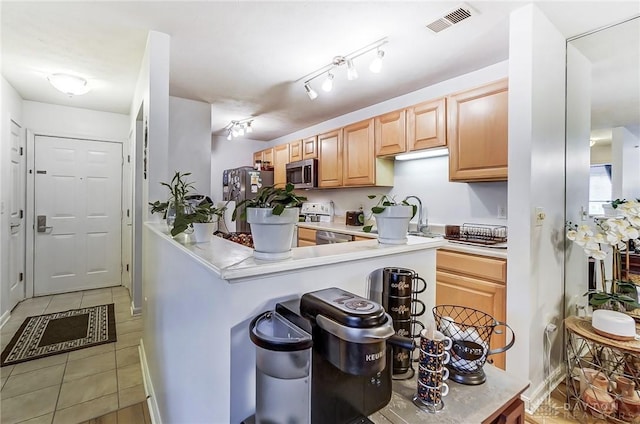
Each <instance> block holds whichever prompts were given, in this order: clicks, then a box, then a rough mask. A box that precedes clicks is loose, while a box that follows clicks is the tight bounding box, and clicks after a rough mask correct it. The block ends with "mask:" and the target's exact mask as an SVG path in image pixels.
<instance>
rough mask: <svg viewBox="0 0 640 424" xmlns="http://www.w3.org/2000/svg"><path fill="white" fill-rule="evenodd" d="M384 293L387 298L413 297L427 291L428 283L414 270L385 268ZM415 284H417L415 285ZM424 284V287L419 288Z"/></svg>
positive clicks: (383, 272)
mask: <svg viewBox="0 0 640 424" xmlns="http://www.w3.org/2000/svg"><path fill="white" fill-rule="evenodd" d="M382 275H383V277H382V282H383V292H384V293H385V294H386V295H387V296H411V294H412V293H422V292H424V291H425V290H427V282H426V281H425V280H424V278H422V277H420V276H418V274H416V273H415V272H414V271H413V270H411V269H407V268H384V270H383V271H382ZM414 282H415V284H414ZM419 283H422V287H421V288H420V287H419Z"/></svg>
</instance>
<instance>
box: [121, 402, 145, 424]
mask: <svg viewBox="0 0 640 424" xmlns="http://www.w3.org/2000/svg"><path fill="white" fill-rule="evenodd" d="M139 423H144V412H143V411H142V405H140V404H137V405H132V406H129V407H127V408H124V409H120V410H119V411H118V424H139Z"/></svg>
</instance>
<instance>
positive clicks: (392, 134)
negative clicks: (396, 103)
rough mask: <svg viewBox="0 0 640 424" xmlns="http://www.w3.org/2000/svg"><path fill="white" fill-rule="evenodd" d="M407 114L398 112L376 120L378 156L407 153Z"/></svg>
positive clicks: (378, 117)
mask: <svg viewBox="0 0 640 424" xmlns="http://www.w3.org/2000/svg"><path fill="white" fill-rule="evenodd" d="M405 117H406V112H405V111H404V110H397V111H395V112H390V113H386V114H384V115H381V116H377V117H376V118H375V139H376V156H389V155H394V154H397V153H403V152H406V151H407V134H406V125H405V124H406V122H405V121H406V119H405Z"/></svg>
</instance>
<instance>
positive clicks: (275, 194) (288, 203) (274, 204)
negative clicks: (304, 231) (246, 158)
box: [231, 184, 307, 221]
mask: <svg viewBox="0 0 640 424" xmlns="http://www.w3.org/2000/svg"><path fill="white" fill-rule="evenodd" d="M305 200H307V198H306V197H304V196H298V195H297V194H295V193H294V191H293V184H287V185H286V187H285V188H281V187H276V186H275V185H273V186H264V187H262V188H260V190H258V193H256V197H254V198H253V199H245V200H243V201H242V202H240V203H238V204H237V205H236V208H235V209H234V211H233V215H232V216H231V218H232V219H233V220H234V221H235V220H236V218H238V217H240V218H246V216H247V208H273V210H272V213H273V214H274V215H281V214H282V212H284V209H285V208H295V207H298V206H300V205H301V204H302V202H304V201H305Z"/></svg>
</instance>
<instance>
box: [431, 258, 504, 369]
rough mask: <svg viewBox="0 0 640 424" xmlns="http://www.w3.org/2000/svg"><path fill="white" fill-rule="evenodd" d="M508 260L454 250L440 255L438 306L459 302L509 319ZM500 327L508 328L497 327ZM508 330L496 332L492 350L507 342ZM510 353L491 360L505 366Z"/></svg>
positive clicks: (499, 365)
mask: <svg viewBox="0 0 640 424" xmlns="http://www.w3.org/2000/svg"><path fill="white" fill-rule="evenodd" d="M506 280H507V261H506V260H504V259H499V258H493V257H489V256H478V255H471V254H467V253H461V252H454V251H450V250H443V249H441V250H438V252H437V254H436V305H459V306H464V307H468V308H473V309H477V310H479V311H482V312H484V313H487V314H489V315H491V316H492V317H493V318H494V319H495V320H496V321H500V322H505V321H506V314H507V311H506V309H507V308H506V306H507V305H506V295H507V288H506ZM497 329H498V330H505V329H504V328H503V327H497ZM506 335H507V331H504V332H503V333H502V334H495V333H494V334H493V335H492V337H491V346H490V347H491V349H495V348H498V347H501V346H504V345H505V344H506ZM505 359H506V354H505V353H500V354H498V355H491V356H490V357H489V358H488V360H489V361H492V362H493V364H494V365H495V366H497V367H498V368H501V369H505V362H506V361H505Z"/></svg>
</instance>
